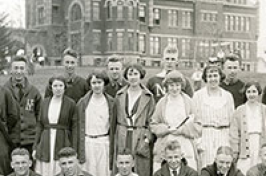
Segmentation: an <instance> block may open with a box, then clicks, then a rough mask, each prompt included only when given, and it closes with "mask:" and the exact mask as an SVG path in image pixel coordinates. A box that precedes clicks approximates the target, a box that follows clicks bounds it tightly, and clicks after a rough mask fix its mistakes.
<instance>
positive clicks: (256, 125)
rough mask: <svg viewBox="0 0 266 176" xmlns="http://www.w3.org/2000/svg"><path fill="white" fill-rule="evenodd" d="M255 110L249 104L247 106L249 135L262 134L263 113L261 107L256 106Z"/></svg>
mask: <svg viewBox="0 0 266 176" xmlns="http://www.w3.org/2000/svg"><path fill="white" fill-rule="evenodd" d="M254 108H255V109H251V108H250V106H249V105H248V104H246V113H247V128H248V133H261V131H262V126H261V125H262V124H261V122H262V113H261V108H260V106H255V107H254Z"/></svg>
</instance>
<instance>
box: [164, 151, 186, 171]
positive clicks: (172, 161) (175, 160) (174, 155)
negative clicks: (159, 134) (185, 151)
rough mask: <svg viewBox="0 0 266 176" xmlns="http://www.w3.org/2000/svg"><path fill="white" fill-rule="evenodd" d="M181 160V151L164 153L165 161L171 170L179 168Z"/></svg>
mask: <svg viewBox="0 0 266 176" xmlns="http://www.w3.org/2000/svg"><path fill="white" fill-rule="evenodd" d="M181 159H182V152H181V149H175V150H166V151H165V160H166V161H167V163H168V165H169V167H170V168H171V169H173V170H175V169H177V168H179V167H180V165H181Z"/></svg>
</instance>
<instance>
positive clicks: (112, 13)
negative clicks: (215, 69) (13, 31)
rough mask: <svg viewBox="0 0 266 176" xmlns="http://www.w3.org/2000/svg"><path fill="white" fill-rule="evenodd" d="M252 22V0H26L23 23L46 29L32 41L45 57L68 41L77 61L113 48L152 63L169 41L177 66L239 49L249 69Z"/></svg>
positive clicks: (101, 56)
mask: <svg viewBox="0 0 266 176" xmlns="http://www.w3.org/2000/svg"><path fill="white" fill-rule="evenodd" d="M258 25H259V24H258V2H255V0H26V27H27V29H30V30H33V29H34V30H35V31H41V32H42V34H43V33H46V37H45V40H43V38H42V40H37V43H39V45H42V46H43V47H42V48H43V49H44V50H45V51H43V52H44V53H46V54H47V56H48V57H49V59H50V60H56V59H58V58H60V53H61V52H62V50H63V49H64V48H65V47H72V48H74V49H76V50H78V52H79V53H80V55H81V56H82V57H81V58H82V59H81V64H82V65H92V64H103V63H104V61H105V59H106V58H107V57H108V56H110V55H112V54H117V55H120V56H121V57H124V58H125V61H126V62H128V61H134V62H142V63H143V64H145V65H151V66H158V65H160V60H161V55H162V53H163V49H164V48H165V47H166V46H167V45H169V44H171V45H176V46H177V47H178V50H179V58H180V61H181V63H182V65H183V66H192V64H193V63H194V62H196V61H197V62H205V61H206V60H207V58H208V57H209V56H211V55H217V53H218V52H219V51H221V50H222V51H223V52H224V53H228V52H229V51H233V50H239V52H240V54H241V56H242V58H243V66H244V68H245V69H246V70H254V67H255V62H256V52H257V37H258Z"/></svg>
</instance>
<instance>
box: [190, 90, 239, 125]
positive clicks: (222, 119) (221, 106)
mask: <svg viewBox="0 0 266 176" xmlns="http://www.w3.org/2000/svg"><path fill="white" fill-rule="evenodd" d="M219 89H220V92H221V94H220V96H217V97H212V96H210V95H209V93H208V91H207V88H206V87H204V88H202V89H200V90H198V91H196V92H195V94H194V97H193V101H194V103H195V116H197V118H199V119H201V123H202V125H203V126H214V127H221V126H229V123H230V120H231V118H232V115H233V112H234V100H233V96H232V94H231V93H230V92H228V91H226V90H224V89H222V88H219Z"/></svg>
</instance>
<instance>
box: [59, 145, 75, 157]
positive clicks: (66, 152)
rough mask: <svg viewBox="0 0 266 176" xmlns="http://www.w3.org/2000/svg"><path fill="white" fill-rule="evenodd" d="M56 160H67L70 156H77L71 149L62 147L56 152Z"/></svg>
mask: <svg viewBox="0 0 266 176" xmlns="http://www.w3.org/2000/svg"><path fill="white" fill-rule="evenodd" d="M57 156H58V158H59V159H60V158H68V157H72V156H77V152H76V150H74V149H73V148H72V147H64V148H62V149H61V150H60V151H59V152H58V155H57Z"/></svg>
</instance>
